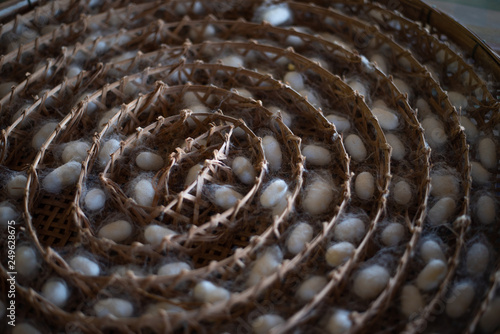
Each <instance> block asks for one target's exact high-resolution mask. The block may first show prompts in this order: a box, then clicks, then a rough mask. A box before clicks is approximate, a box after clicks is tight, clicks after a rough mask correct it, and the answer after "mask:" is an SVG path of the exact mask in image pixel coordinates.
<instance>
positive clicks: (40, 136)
mask: <svg viewBox="0 0 500 334" xmlns="http://www.w3.org/2000/svg"><path fill="white" fill-rule="evenodd" d="M57 125H58V123H57V122H49V123H47V124H45V125H44V126H42V127H41V128H40V130H38V132H37V133H36V134H35V135H34V136H33V139H32V140H31V146H32V147H33V148H34V149H35V150H39V149H40V147H42V145H43V144H44V143H45V142H46V141H47V139H48V138H49V136H50V135H51V134H52V132H54V130H55V129H56V127H57Z"/></svg>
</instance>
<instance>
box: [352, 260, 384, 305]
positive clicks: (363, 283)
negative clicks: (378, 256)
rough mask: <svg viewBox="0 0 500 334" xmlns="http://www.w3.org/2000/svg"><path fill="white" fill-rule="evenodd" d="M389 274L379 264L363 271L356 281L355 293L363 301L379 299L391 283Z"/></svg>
mask: <svg viewBox="0 0 500 334" xmlns="http://www.w3.org/2000/svg"><path fill="white" fill-rule="evenodd" d="M390 277H391V276H390V275H389V272H388V271H387V269H386V268H384V267H382V266H379V265H378V264H375V265H372V266H370V267H366V268H364V269H362V270H361V271H360V272H359V273H358V274H357V275H356V278H355V279H354V285H353V290H354V293H355V294H356V295H357V296H358V297H360V298H362V299H373V298H375V297H377V296H378V295H379V294H380V292H382V290H384V288H385V287H386V285H387V283H389V279H390Z"/></svg>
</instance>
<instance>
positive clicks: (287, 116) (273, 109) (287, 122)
mask: <svg viewBox="0 0 500 334" xmlns="http://www.w3.org/2000/svg"><path fill="white" fill-rule="evenodd" d="M268 110H269V111H270V112H271V113H273V115H277V114H278V112H280V113H281V120H282V121H283V123H284V124H285V125H286V126H287V127H290V126H291V125H292V121H293V119H292V116H291V115H290V114H289V113H287V112H286V111H284V110H283V109H280V108H278V107H275V106H271V107H269V108H268Z"/></svg>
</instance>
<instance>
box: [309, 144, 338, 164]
mask: <svg viewBox="0 0 500 334" xmlns="http://www.w3.org/2000/svg"><path fill="white" fill-rule="evenodd" d="M302 154H303V155H304V156H305V157H306V163H308V164H310V165H314V166H325V165H328V164H329V163H330V162H331V161H332V156H331V154H330V151H329V150H328V149H326V148H324V147H321V146H318V145H306V146H304V148H303V149H302Z"/></svg>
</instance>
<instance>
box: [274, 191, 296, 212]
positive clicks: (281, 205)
mask: <svg viewBox="0 0 500 334" xmlns="http://www.w3.org/2000/svg"><path fill="white" fill-rule="evenodd" d="M290 196H292V193H291V192H290V191H287V192H286V194H285V196H283V198H282V199H281V201H279V202H278V204H276V205H275V206H273V210H272V212H271V214H272V216H280V215H281V214H282V213H283V212H284V211H285V210H286V208H287V206H288V198H290Z"/></svg>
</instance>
